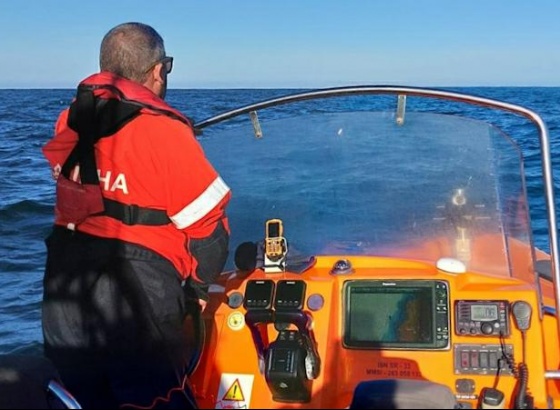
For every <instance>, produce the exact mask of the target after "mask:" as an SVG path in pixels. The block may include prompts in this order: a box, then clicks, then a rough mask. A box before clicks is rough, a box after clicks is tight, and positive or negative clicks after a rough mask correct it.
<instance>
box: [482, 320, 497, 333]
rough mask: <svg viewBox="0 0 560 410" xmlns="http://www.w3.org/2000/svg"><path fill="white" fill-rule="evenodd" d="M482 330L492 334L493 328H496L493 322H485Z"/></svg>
mask: <svg viewBox="0 0 560 410" xmlns="http://www.w3.org/2000/svg"><path fill="white" fill-rule="evenodd" d="M480 330H481V331H482V333H484V334H485V335H490V334H492V330H494V328H493V326H492V324H491V323H488V322H485V323H483V324H482V325H481V326H480Z"/></svg>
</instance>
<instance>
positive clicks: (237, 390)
mask: <svg viewBox="0 0 560 410" xmlns="http://www.w3.org/2000/svg"><path fill="white" fill-rule="evenodd" d="M254 378H255V376H254V375H252V374H235V373H223V374H222V377H221V378H220V387H219V390H218V395H217V398H218V401H217V402H216V406H215V408H216V409H248V408H249V404H250V402H251V392H252V390H253V380H254Z"/></svg>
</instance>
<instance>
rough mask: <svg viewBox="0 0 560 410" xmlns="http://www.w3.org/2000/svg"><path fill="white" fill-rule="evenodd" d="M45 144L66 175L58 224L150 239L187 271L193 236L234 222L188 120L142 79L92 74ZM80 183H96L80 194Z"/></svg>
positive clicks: (222, 186) (135, 240)
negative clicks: (78, 190)
mask: <svg viewBox="0 0 560 410" xmlns="http://www.w3.org/2000/svg"><path fill="white" fill-rule="evenodd" d="M83 96H86V98H85V100H86V103H85V104H84V103H83V101H84V99H83V98H82V97H83ZM88 96H89V97H88ZM87 100H89V101H87ZM92 107H93V108H92ZM166 118H167V119H166ZM92 124H93V125H94V126H93V127H92ZM87 130H89V131H87ZM92 130H93V131H92ZM92 147H93V149H92ZM43 152H44V155H45V157H46V158H47V159H48V161H49V163H50V164H51V167H53V168H57V167H58V168H59V169H61V173H60V175H61V176H63V178H62V179H60V177H59V179H60V181H59V183H58V184H57V185H58V187H57V191H60V192H57V196H59V198H58V200H57V205H56V212H55V224H58V225H63V226H66V227H70V228H74V227H75V226H77V229H78V230H80V231H82V232H86V233H90V234H93V235H97V236H102V237H109V238H117V239H122V240H125V241H129V242H133V243H137V244H140V245H143V246H146V247H148V248H150V249H152V250H154V251H155V252H157V253H159V254H161V255H163V256H164V257H167V258H168V259H170V260H171V261H172V262H173V263H174V264H175V266H176V267H177V269H178V270H179V271H180V272H181V273H182V274H183V276H188V275H189V273H191V272H192V271H193V269H194V268H196V265H197V262H196V261H194V260H193V258H192V257H191V256H190V255H187V252H186V251H185V246H186V245H188V243H189V239H190V238H204V237H206V236H207V235H209V234H210V233H211V232H212V231H213V230H214V228H215V227H216V225H217V223H218V222H219V221H222V222H223V223H224V226H225V227H226V229H228V230H229V227H228V224H227V218H226V217H225V213H224V208H225V205H226V204H227V202H228V201H229V198H230V193H229V188H228V187H227V186H226V185H225V184H224V182H223V181H222V180H221V178H220V177H219V175H218V174H217V172H216V171H215V170H214V168H213V167H212V166H211V165H210V163H209V162H208V161H207V160H206V158H205V156H204V153H203V151H202V148H201V147H200V145H199V143H198V141H197V140H196V138H195V137H194V132H193V130H192V125H191V123H190V121H189V119H188V118H186V117H185V116H184V115H183V114H181V113H180V112H179V111H177V110H175V109H173V108H171V107H170V106H169V105H167V104H166V103H165V102H164V101H163V100H162V99H160V98H159V97H157V96H156V95H155V94H154V93H152V92H151V91H150V90H149V89H147V88H146V87H144V86H142V85H140V84H137V83H135V82H132V81H129V80H127V79H124V78H121V77H118V76H116V75H113V74H111V73H107V72H102V73H100V74H95V75H93V76H90V77H88V78H86V79H85V80H84V81H82V82H81V83H80V85H79V87H78V94H77V98H76V100H75V101H74V102H73V103H72V105H71V106H70V108H69V109H68V110H66V111H64V112H63V113H62V114H61V116H60V117H59V121H58V123H57V126H56V134H55V137H54V138H53V139H52V140H51V141H49V142H48V143H47V144H46V145H45V146H44V147H43ZM92 154H94V155H92ZM77 165H78V166H77ZM78 170H79V172H78ZM78 174H79V178H78ZM125 177H126V178H125ZM64 178H65V179H66V181H65V180H64ZM119 178H120V179H119ZM78 180H79V183H78ZM125 181H126V182H125ZM68 183H71V184H68ZM61 185H63V186H62V188H61ZM66 185H70V186H66ZM76 186H77V187H78V188H81V189H82V190H84V191H88V190H89V191H88V192H87V193H86V194H83V193H82V194H78V195H76V194H75V193H74V191H75V189H74V188H76ZM65 193H66V194H67V195H66V197H64V194H65ZM61 196H62V197H61ZM68 198H71V200H68ZM76 198H78V199H76ZM69 209H70V210H69ZM170 222H173V223H170ZM68 224H71V225H70V226H68Z"/></svg>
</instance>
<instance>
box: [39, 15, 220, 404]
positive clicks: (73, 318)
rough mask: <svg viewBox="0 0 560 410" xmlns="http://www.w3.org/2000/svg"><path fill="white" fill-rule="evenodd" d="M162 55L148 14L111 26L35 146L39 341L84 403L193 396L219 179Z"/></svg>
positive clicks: (215, 270) (216, 241)
mask: <svg viewBox="0 0 560 410" xmlns="http://www.w3.org/2000/svg"><path fill="white" fill-rule="evenodd" d="M172 67H173V58H172V57H169V56H167V55H166V53H165V48H164V43H163V39H162V38H161V36H160V35H159V34H158V33H157V32H156V31H155V30H154V29H153V28H152V27H150V26H147V25H145V24H141V23H126V24H122V25H119V26H117V27H115V28H113V29H112V30H110V31H109V32H108V33H107V34H106V35H105V37H104V38H103V41H102V43H101V52H100V73H97V74H94V75H92V76H90V77H88V78H86V79H85V80H83V81H82V82H81V83H80V85H79V87H78V91H77V94H76V99H75V100H74V101H73V103H72V104H71V106H70V107H69V109H67V110H65V111H63V112H62V114H61V115H60V117H59V119H58V121H57V124H56V127H55V136H54V138H53V139H52V140H51V141H49V142H48V143H47V144H46V145H45V146H44V148H43V152H44V154H45V156H46V158H47V159H48V161H49V163H50V165H51V167H52V170H53V176H54V177H55V178H56V179H57V188H56V206H55V224H54V229H53V232H52V233H51V235H50V236H49V237H48V238H47V241H46V243H47V263H46V269H45V277H44V300H43V335H44V342H45V344H44V347H45V354H46V355H47V357H49V358H50V359H51V360H52V361H53V362H54V364H55V365H56V366H57V368H58V370H59V371H60V374H61V377H62V380H63V382H64V383H65V385H66V387H67V388H68V389H69V390H70V391H71V392H73V393H74V394H75V396H76V398H77V400H78V401H79V402H80V403H81V405H82V406H84V407H86V408H87V407H92V408H116V407H119V406H120V407H132V408H138V407H142V408H189V407H194V406H195V404H194V400H193V399H192V397H190V395H189V393H188V388H187V380H186V370H187V369H186V367H187V362H188V360H189V359H190V357H189V352H188V349H187V345H188V344H187V340H186V339H187V336H188V335H187V333H186V332H185V329H184V324H185V323H186V321H185V318H186V316H187V314H188V313H189V309H190V307H191V306H192V305H191V304H189V301H190V300H195V301H196V305H198V306H199V309H204V306H205V304H206V300H207V293H206V291H207V287H208V285H210V284H211V283H212V282H213V281H214V280H215V279H216V277H217V276H218V275H219V273H220V272H221V270H222V269H223V267H224V264H225V261H226V258H227V253H228V241H229V227H228V222H227V218H226V214H225V208H226V205H227V203H228V201H229V199H230V190H229V188H228V187H227V185H226V184H225V183H224V181H223V180H222V179H221V178H220V176H219V175H218V174H217V172H216V171H215V169H214V168H213V167H212V166H211V164H210V163H209V162H208V160H207V159H206V158H205V156H204V153H203V151H202V148H201V146H200V145H199V143H198V141H197V140H196V139H195V137H194V133H193V129H192V127H191V124H190V122H189V120H188V119H187V118H186V117H185V116H183V115H182V114H181V113H180V112H178V111H176V110H175V109H173V108H171V107H170V106H169V105H167V104H166V103H165V102H164V101H163V98H164V96H165V92H166V89H167V76H168V75H169V74H170V73H171V70H172Z"/></svg>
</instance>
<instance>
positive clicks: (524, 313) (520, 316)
mask: <svg viewBox="0 0 560 410" xmlns="http://www.w3.org/2000/svg"><path fill="white" fill-rule="evenodd" d="M511 312H512V314H513V318H514V319H515V325H516V326H517V328H518V329H519V330H520V331H521V332H523V333H525V332H526V331H527V329H529V327H530V326H531V313H532V309H531V305H530V304H528V303H527V302H525V301H523V300H518V301H517V302H515V303H514V304H513V305H512V307H511Z"/></svg>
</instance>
